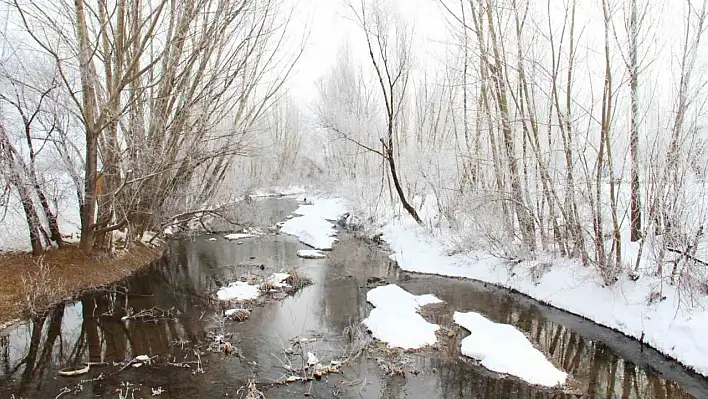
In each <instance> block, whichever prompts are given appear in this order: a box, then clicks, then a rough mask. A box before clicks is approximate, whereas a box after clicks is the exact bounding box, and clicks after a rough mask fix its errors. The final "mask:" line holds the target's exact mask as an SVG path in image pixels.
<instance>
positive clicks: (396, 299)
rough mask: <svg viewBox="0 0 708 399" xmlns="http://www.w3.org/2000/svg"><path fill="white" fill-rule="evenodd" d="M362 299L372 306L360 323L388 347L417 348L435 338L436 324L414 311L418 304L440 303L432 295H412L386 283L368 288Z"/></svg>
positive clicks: (419, 305) (416, 310)
mask: <svg viewBox="0 0 708 399" xmlns="http://www.w3.org/2000/svg"><path fill="white" fill-rule="evenodd" d="M366 300H367V301H368V302H370V303H371V304H372V305H374V306H375V308H374V309H373V310H372V311H371V313H370V314H369V317H367V318H366V319H364V321H362V323H363V324H364V325H365V326H366V328H368V329H369V331H371V335H372V336H373V337H374V338H376V339H378V340H380V341H383V342H385V343H387V344H388V347H389V348H402V349H418V348H422V347H424V346H426V345H433V344H434V343H435V342H436V341H437V338H436V336H435V332H436V331H438V329H440V326H438V325H437V324H432V323H428V322H427V321H426V320H425V319H424V318H423V316H421V315H420V314H418V310H419V309H420V307H421V306H425V305H429V304H433V303H440V302H442V301H441V300H440V299H438V298H436V297H435V296H434V295H413V294H411V293H409V292H407V291H405V290H404V289H403V288H401V287H399V286H397V285H395V284H390V285H386V286H382V287H377V288H374V289H372V290H371V291H369V292H368V293H367V294H366Z"/></svg>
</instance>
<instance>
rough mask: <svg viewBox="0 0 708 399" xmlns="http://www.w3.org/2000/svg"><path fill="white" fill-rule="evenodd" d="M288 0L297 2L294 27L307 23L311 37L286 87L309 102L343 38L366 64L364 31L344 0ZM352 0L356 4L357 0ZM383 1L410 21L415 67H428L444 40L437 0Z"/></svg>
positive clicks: (443, 27)
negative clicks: (415, 59)
mask: <svg viewBox="0 0 708 399" xmlns="http://www.w3.org/2000/svg"><path fill="white" fill-rule="evenodd" d="M289 1H291V2H296V3H297V4H296V16H295V21H293V28H295V30H301V29H302V27H304V26H305V25H308V26H309V29H310V37H309V40H308V43H307V47H306V48H305V53H304V54H303V56H302V58H301V59H300V62H299V64H298V66H297V67H296V70H295V71H294V73H293V76H292V78H291V81H290V82H289V85H288V86H289V88H290V92H291V95H292V96H293V97H295V98H297V99H299V100H301V101H304V102H307V103H308V104H309V103H310V102H311V101H312V100H314V99H315V98H316V88H315V82H316V81H317V80H318V79H319V78H320V77H322V76H323V75H325V74H327V72H328V71H329V69H330V68H331V66H332V64H333V62H334V60H335V57H336V55H337V51H338V49H339V47H340V45H341V44H342V43H343V42H344V40H345V39H347V38H348V39H349V42H350V45H351V49H352V52H353V53H354V55H355V56H354V58H355V59H357V60H360V62H364V63H368V62H369V59H368V58H367V55H366V53H365V52H364V51H365V49H364V46H365V42H364V36H363V33H362V31H361V30H360V28H359V27H358V26H357V25H356V24H355V23H354V22H352V21H351V20H350V19H351V16H352V11H351V10H349V9H348V8H347V7H346V3H345V0H289ZM353 1H355V2H356V3H357V4H358V0H353ZM367 1H371V0H367ZM383 1H390V2H392V3H394V4H395V6H396V7H397V8H398V10H399V12H400V13H401V15H402V16H404V17H405V18H406V19H407V20H408V22H409V23H410V24H413V26H414V27H415V34H416V36H415V39H414V40H415V44H414V48H415V52H416V56H417V57H418V65H417V67H420V66H421V65H420V64H421V63H427V64H428V65H427V67H428V68H430V67H431V65H429V64H430V63H431V62H435V60H436V59H439V57H440V56H441V55H439V54H437V55H435V51H436V48H437V50H438V51H439V50H440V47H441V46H439V45H438V44H436V42H439V41H441V40H443V38H444V35H445V29H446V26H445V20H444V15H443V13H442V11H441V9H440V6H439V2H438V0H383ZM431 54H433V55H431ZM416 69H418V68H416Z"/></svg>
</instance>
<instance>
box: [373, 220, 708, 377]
mask: <svg viewBox="0 0 708 399" xmlns="http://www.w3.org/2000/svg"><path fill="white" fill-rule="evenodd" d="M383 234H384V235H383V239H384V240H385V241H386V242H387V243H388V244H389V246H390V248H391V249H392V250H393V252H394V253H393V255H392V256H391V258H392V259H394V260H395V261H396V262H398V264H399V266H400V267H401V269H403V270H406V271H410V272H417V273H428V274H438V275H442V276H449V277H463V278H470V279H475V280H480V281H484V282H487V283H492V284H496V285H499V286H502V287H506V288H511V289H514V290H517V291H519V292H521V293H523V294H525V295H528V296H530V297H532V298H534V299H536V300H539V301H541V302H544V303H547V304H549V305H551V306H554V307H556V308H559V309H562V310H566V311H568V312H571V313H574V314H577V315H579V316H583V317H585V318H588V319H590V320H592V321H594V322H595V323H598V324H600V325H603V326H606V327H610V328H613V329H616V330H618V331H620V332H622V333H624V334H625V335H628V336H631V337H634V338H637V339H643V342H645V343H646V344H648V345H650V346H652V347H653V348H655V349H657V350H659V351H660V352H662V353H664V354H666V355H668V356H671V357H672V358H674V359H676V360H678V361H679V362H681V363H683V364H684V365H686V366H689V367H691V368H693V369H694V370H696V371H697V372H699V373H701V374H703V375H708V341H706V340H705V337H706V336H708V310H706V309H708V306H706V305H708V303H707V302H708V301H706V300H705V298H703V303H700V304H698V306H695V307H693V308H691V309H686V308H685V307H684V306H681V307H679V303H680V300H681V298H680V296H679V293H678V292H677V290H676V289H675V288H674V287H672V286H669V285H663V286H661V281H660V280H659V279H658V278H653V277H650V276H644V277H642V278H640V279H639V280H638V281H632V280H630V279H628V278H626V277H623V278H622V279H620V281H618V282H617V283H615V284H614V285H612V286H610V287H604V286H603V285H602V283H601V281H600V279H599V277H598V276H597V274H596V273H595V272H594V270H593V269H591V268H587V267H583V266H582V265H581V264H579V263H578V262H575V261H572V260H557V259H546V260H545V261H538V260H537V261H535V262H523V263H521V264H518V265H516V266H514V267H513V268H512V267H510V266H508V265H507V264H505V263H504V262H503V261H501V260H499V259H497V258H494V257H492V256H489V255H485V254H481V253H466V254H456V255H451V256H449V255H447V254H446V253H445V250H444V247H443V245H442V244H440V243H439V242H436V241H435V240H434V239H433V238H432V237H431V236H430V235H429V234H427V233H426V232H425V231H424V230H423V229H422V228H420V227H419V226H417V225H415V223H409V222H401V221H391V222H389V223H388V224H387V225H386V226H385V227H384V228H383ZM551 262H552V265H550V264H551ZM547 265H550V266H547ZM659 287H660V288H661V290H662V291H661V292H662V293H663V295H664V296H665V297H666V299H665V300H663V301H653V302H652V303H651V304H650V303H649V300H648V299H649V298H648V297H647V296H648V294H649V293H653V292H657V289H658V288H659Z"/></svg>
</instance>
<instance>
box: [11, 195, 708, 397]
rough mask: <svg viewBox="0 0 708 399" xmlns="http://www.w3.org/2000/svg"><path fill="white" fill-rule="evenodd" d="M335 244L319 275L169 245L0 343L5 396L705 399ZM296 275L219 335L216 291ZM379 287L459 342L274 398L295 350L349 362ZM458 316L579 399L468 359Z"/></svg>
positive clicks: (241, 244)
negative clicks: (497, 333)
mask: <svg viewBox="0 0 708 399" xmlns="http://www.w3.org/2000/svg"><path fill="white" fill-rule="evenodd" d="M248 206H249V209H248V210H247V212H246V213H247V214H248V217H250V218H252V219H254V222H257V223H259V224H261V225H262V226H272V225H273V224H274V223H275V222H277V221H280V220H283V219H284V218H285V217H286V215H288V214H289V213H290V212H292V211H293V210H294V209H295V207H296V206H297V204H296V203H295V202H294V201H292V200H285V199H267V200H258V201H254V202H253V203H252V204H250V205H248ZM339 238H340V242H339V243H338V244H337V245H336V246H335V248H334V250H333V251H332V252H330V253H328V255H329V257H328V258H326V259H321V260H305V259H301V258H298V257H296V255H295V253H296V251H297V250H298V249H302V248H304V246H303V245H302V244H300V243H299V242H298V241H297V239H296V238H294V237H290V236H286V235H279V234H269V235H266V236H263V237H258V238H247V239H243V240H241V241H229V240H226V239H224V238H223V235H197V236H193V237H190V238H185V239H182V240H178V241H173V242H171V243H169V250H168V254H167V255H166V257H165V258H164V259H163V260H161V261H159V262H156V263H155V264H154V265H152V266H151V267H150V268H148V269H146V270H145V271H143V272H140V273H139V274H137V275H134V276H132V277H130V278H128V279H126V280H124V281H121V282H119V283H116V284H114V285H112V286H110V287H105V288H102V289H99V290H94V291H91V292H87V293H85V294H84V295H83V296H82V297H81V298H80V299H79V300H78V301H75V302H71V303H67V304H64V305H61V306H58V307H56V308H54V309H52V310H50V311H49V312H48V313H47V314H46V315H43V316H41V317H37V318H34V319H32V320H26V321H24V322H22V323H19V324H16V325H14V326H12V327H10V328H9V329H7V330H5V331H3V332H0V381H1V386H0V396H1V397H3V398H12V397H14V398H56V397H62V398H64V397H67V398H69V397H77V398H96V397H104V398H119V397H127V398H147V397H153V396H152V395H153V394H155V393H160V392H161V393H160V394H159V395H158V396H156V397H159V398H218V397H247V394H248V392H247V389H245V388H244V387H245V386H247V385H248V384H249V383H253V384H254V385H255V386H256V387H258V389H259V391H261V392H262V393H263V395H264V396H265V397H267V398H291V397H304V396H305V395H306V394H307V395H309V396H311V397H315V398H426V399H434V398H574V397H579V396H582V397H587V398H637V399H647V398H708V379H706V378H703V377H701V376H698V375H696V374H694V373H692V372H690V371H688V370H686V369H685V368H683V367H682V366H681V365H680V364H678V363H676V362H673V361H671V360H668V359H666V358H665V357H664V356H662V355H661V354H659V353H658V352H656V351H654V350H652V349H650V348H646V347H642V345H641V344H640V343H639V342H637V341H636V340H633V339H629V338H627V337H625V336H623V335H622V334H619V333H617V332H615V331H612V330H609V329H606V328H604V327H601V326H598V325H595V324H594V323H592V322H590V321H587V320H585V319H582V318H579V317H576V316H574V315H571V314H568V313H565V312H562V311H559V310H556V309H553V308H550V307H548V306H545V305H543V304H540V303H538V302H536V301H533V300H531V299H529V298H527V297H524V296H522V295H519V294H515V293H512V292H509V291H507V290H503V289H499V288H495V287H491V286H486V285H485V284H483V283H477V282H472V281H467V280H457V279H449V278H443V277H436V276H424V275H415V274H409V273H405V272H402V271H401V270H400V269H398V268H397V266H396V265H395V264H394V263H393V262H392V261H391V260H389V258H388V254H387V253H386V252H385V250H384V249H382V248H380V247H377V246H376V245H373V244H371V243H369V242H365V241H363V240H361V239H358V238H356V237H354V236H353V235H352V234H350V233H346V232H340V237H339ZM293 267H296V268H298V270H299V271H300V272H301V273H303V274H305V275H307V276H309V277H310V278H311V279H312V280H313V284H312V285H309V286H307V287H305V288H303V289H302V290H300V291H298V292H296V293H294V294H292V295H287V296H284V295H283V296H281V297H277V298H270V299H269V300H268V301H265V302H264V303H262V304H260V305H258V306H256V307H254V308H253V310H252V312H251V315H250V318H248V319H247V320H245V321H243V322H234V321H224V318H223V312H224V310H225V309H226V308H227V306H226V305H225V304H224V303H222V302H219V301H215V300H214V299H213V294H214V293H215V292H216V291H217V289H218V288H219V287H220V286H223V285H225V284H227V283H228V282H230V281H233V280H234V279H236V278H238V277H240V276H244V275H264V276H265V275H269V274H270V273H273V272H275V271H281V270H289V269H291V268H293ZM381 283H396V284H399V285H400V286H401V287H403V288H404V289H406V290H407V291H409V292H412V293H414V294H425V293H432V294H435V295H436V296H437V297H439V298H440V299H442V300H444V301H445V304H444V306H438V307H436V308H434V310H432V311H424V313H423V314H424V316H425V317H426V319H427V320H428V321H430V322H434V323H437V324H440V325H441V326H442V327H443V328H444V330H445V331H449V332H450V333H449V335H445V336H442V337H441V338H439V343H438V344H437V345H436V346H435V347H434V348H428V349H425V350H422V351H416V352H412V353H406V354H403V355H400V356H398V357H396V358H395V360H396V361H397V362H399V363H400V364H402V365H404V366H405V369H406V370H407V371H408V372H407V373H406V375H405V376H391V375H388V374H386V373H385V372H384V371H383V369H382V368H381V367H380V363H381V362H380V361H378V360H377V359H381V356H383V355H382V353H385V352H386V351H385V350H382V349H381V348H380V345H377V344H373V345H374V346H375V347H376V348H378V349H376V350H370V351H366V352H364V353H363V354H362V355H361V356H359V357H357V358H356V359H355V360H352V361H350V362H348V363H347V364H345V365H344V367H343V368H342V371H343V372H342V373H341V374H329V375H326V376H325V377H323V378H322V379H321V380H314V381H311V382H307V383H303V382H293V383H290V384H277V383H274V382H276V381H282V380H283V379H284V378H285V377H287V376H288V375H292V374H293V373H292V372H291V371H289V370H287V368H286V367H284V365H286V364H288V360H287V359H288V356H287V355H286V352H287V350H288V348H292V347H293V345H292V343H291V339H293V338H295V337H297V338H298V339H302V338H307V339H309V340H310V341H308V343H307V345H308V350H311V351H312V352H313V353H315V354H316V355H317V357H318V358H319V359H321V360H323V361H325V360H326V361H329V360H330V359H341V358H342V357H343V356H344V357H346V356H347V355H351V354H353V353H354V352H352V347H355V346H356V344H357V343H356V342H354V343H352V342H351V341H352V340H351V339H350V338H351V336H352V334H351V332H352V331H358V327H357V326H358V324H359V322H360V321H361V320H362V319H363V318H364V317H366V316H367V314H368V312H369V311H370V309H371V306H370V305H368V304H367V303H366V299H365V298H366V292H367V291H368V290H369V289H370V288H371V287H372V286H374V285H375V284H381ZM456 310H457V311H461V310H475V311H477V312H480V313H482V314H484V315H485V316H486V317H488V318H489V319H491V320H494V321H496V322H504V323H509V324H513V325H514V326H516V327H517V328H518V329H520V330H521V331H523V332H525V333H526V334H527V335H528V336H530V337H532V338H533V340H534V342H535V344H537V346H538V347H539V348H540V349H541V350H543V351H544V352H545V353H546V354H547V355H548V356H549V357H550V358H551V359H552V360H553V362H554V363H555V364H556V366H558V367H560V368H561V369H563V370H564V371H566V372H567V373H569V374H570V375H571V383H570V385H571V386H572V388H573V389H572V390H557V389H544V388H540V387H535V386H530V385H528V384H526V383H524V382H523V381H521V380H519V379H516V378H513V377H500V376H499V375H496V374H494V373H491V372H489V371H487V370H485V369H484V368H482V367H480V366H479V365H477V364H476V363H475V362H474V361H471V360H470V359H466V358H465V357H463V356H461V355H460V351H459V348H460V340H461V339H462V338H464V337H465V336H466V334H467V333H466V331H465V330H464V329H461V328H459V327H457V326H455V325H454V324H453V323H452V313H453V312H454V311H456ZM215 335H224V336H225V337H226V338H227V339H228V340H229V341H230V342H231V343H232V344H233V346H234V348H236V350H237V351H238V352H239V353H240V356H235V355H226V354H224V353H223V352H218V353H217V352H210V351H209V350H208V346H209V344H210V343H212V342H213V341H214V336H215ZM137 355H148V356H151V357H153V360H152V364H146V365H144V366H143V367H140V368H134V367H132V365H129V366H128V367H124V366H126V364H127V363H126V362H125V361H126V360H129V359H132V358H134V357H135V356H137ZM121 361H122V363H121ZM85 362H95V363H97V364H95V365H93V366H92V367H91V369H90V371H89V372H88V373H86V374H84V375H81V376H78V377H63V376H58V375H57V372H58V371H59V370H60V369H62V368H63V367H65V366H67V365H71V364H80V363H85ZM179 366H182V367H179ZM252 395H255V393H252ZM255 397H258V396H251V398H255Z"/></svg>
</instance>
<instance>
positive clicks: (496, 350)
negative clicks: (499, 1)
mask: <svg viewBox="0 0 708 399" xmlns="http://www.w3.org/2000/svg"><path fill="white" fill-rule="evenodd" d="M453 318H454V320H455V323H457V324H459V325H460V326H462V327H464V328H465V329H467V330H469V331H470V335H469V336H468V337H465V338H464V339H463V340H462V354H463V355H465V356H469V357H471V358H474V359H477V360H479V361H480V363H481V364H482V366H484V367H486V368H488V369H489V370H492V371H495V372H497V373H503V374H510V375H513V376H516V377H519V378H521V379H522V380H524V381H526V382H528V383H531V384H536V385H543V386H547V387H554V386H557V385H562V384H563V383H565V380H566V378H567V376H568V375H567V374H566V373H564V372H562V371H560V370H558V369H557V368H555V367H554V366H553V364H552V363H551V362H549V361H548V359H546V357H545V356H544V355H543V353H541V351H539V350H538V349H536V348H534V346H533V345H532V344H531V342H530V341H529V340H528V339H527V338H526V336H525V335H524V334H523V333H522V332H521V331H519V330H517V329H516V328H515V327H514V326H512V325H509V324H501V323H495V322H493V321H491V320H489V319H487V318H485V317H484V316H482V315H480V314H479V313H476V312H467V313H461V312H455V314H454V316H453Z"/></svg>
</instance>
